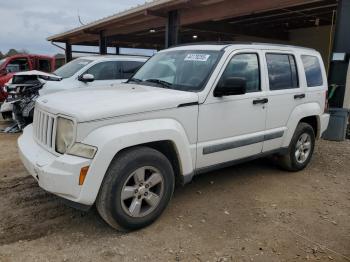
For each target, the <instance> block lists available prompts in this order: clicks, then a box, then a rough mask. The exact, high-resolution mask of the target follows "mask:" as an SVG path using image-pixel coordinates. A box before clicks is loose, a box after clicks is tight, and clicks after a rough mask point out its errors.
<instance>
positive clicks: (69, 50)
mask: <svg viewBox="0 0 350 262" xmlns="http://www.w3.org/2000/svg"><path fill="white" fill-rule="evenodd" d="M65 55H66V63H68V62H69V61H72V45H71V44H70V43H68V42H66V50H65Z"/></svg>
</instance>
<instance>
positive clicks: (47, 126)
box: [33, 107, 56, 151]
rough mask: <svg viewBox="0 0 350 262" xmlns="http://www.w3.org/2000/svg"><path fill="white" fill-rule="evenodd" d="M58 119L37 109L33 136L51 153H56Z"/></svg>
mask: <svg viewBox="0 0 350 262" xmlns="http://www.w3.org/2000/svg"><path fill="white" fill-rule="evenodd" d="M55 122H56V118H55V116H54V115H51V114H49V113H47V112H45V111H43V110H40V109H39V108H37V107H35V110H34V119H33V135H34V138H35V140H36V141H37V142H38V143H39V144H41V145H42V146H44V147H46V148H47V149H49V150H50V151H55V129H56V125H55V124H56V123H55Z"/></svg>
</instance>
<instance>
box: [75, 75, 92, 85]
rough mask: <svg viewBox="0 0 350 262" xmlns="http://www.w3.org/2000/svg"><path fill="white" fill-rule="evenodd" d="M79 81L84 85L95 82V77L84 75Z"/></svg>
mask: <svg viewBox="0 0 350 262" xmlns="http://www.w3.org/2000/svg"><path fill="white" fill-rule="evenodd" d="M78 80H79V81H81V82H84V83H88V82H93V81H94V80H95V77H94V75H92V74H84V75H81V76H79V77H78Z"/></svg>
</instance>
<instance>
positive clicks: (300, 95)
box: [294, 94, 305, 99]
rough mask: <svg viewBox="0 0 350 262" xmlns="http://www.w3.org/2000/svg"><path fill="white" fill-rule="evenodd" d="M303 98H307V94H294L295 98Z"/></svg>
mask: <svg viewBox="0 0 350 262" xmlns="http://www.w3.org/2000/svg"><path fill="white" fill-rule="evenodd" d="M303 98H305V94H299V95H295V96H294V99H303Z"/></svg>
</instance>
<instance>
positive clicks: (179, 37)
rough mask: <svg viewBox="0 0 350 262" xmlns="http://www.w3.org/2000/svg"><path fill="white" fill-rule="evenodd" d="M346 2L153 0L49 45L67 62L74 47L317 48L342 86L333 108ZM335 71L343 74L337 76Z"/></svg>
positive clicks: (345, 35) (344, 48) (349, 6)
mask: <svg viewBox="0 0 350 262" xmlns="http://www.w3.org/2000/svg"><path fill="white" fill-rule="evenodd" d="M348 14H350V0H244V1H243V0H157V1H153V2H150V3H146V4H144V5H141V6H138V7H135V8H132V9H129V10H126V11H124V12H121V13H118V14H115V15H112V16H109V17H106V18H103V19H100V20H97V21H95V22H92V23H90V24H87V25H84V26H81V27H78V28H75V29H72V30H69V31H67V32H64V33H61V34H56V35H53V36H50V37H49V38H48V40H49V41H51V42H61V43H65V53H66V60H67V61H69V60H71V58H72V46H74V45H77V46H79V45H82V46H98V47H99V53H100V54H106V53H107V47H114V48H115V53H116V54H118V53H119V48H120V47H131V48H150V49H157V50H159V49H163V48H166V47H170V46H173V45H177V44H180V43H189V42H196V41H201V42H202V41H236V40H240V41H247V40H248V41H263V42H278V43H289V44H290V43H291V44H298V45H304V46H309V47H313V48H315V49H318V50H319V51H320V52H321V54H322V55H323V58H324V60H325V62H326V64H327V67H328V65H330V68H329V78H330V80H331V81H333V80H334V81H336V82H337V84H338V85H339V86H343V88H342V90H340V92H338V94H337V95H338V96H339V97H336V99H335V101H336V102H335V106H340V107H341V104H342V103H343V100H344V93H345V84H346V70H347V68H348V64H347V61H348V60H347V59H348V58H346V59H345V60H344V61H337V62H331V61H332V54H333V53H334V52H336V53H345V54H347V55H346V57H348V56H349V54H350V32H349V25H350V16H349V15H348ZM339 72H342V73H341V74H339Z"/></svg>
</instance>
